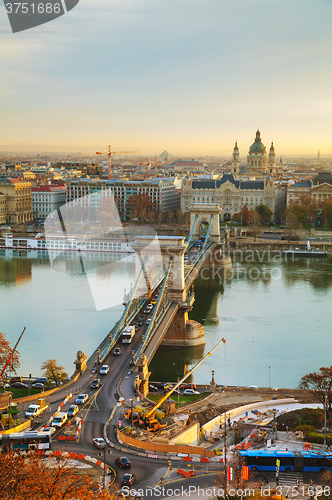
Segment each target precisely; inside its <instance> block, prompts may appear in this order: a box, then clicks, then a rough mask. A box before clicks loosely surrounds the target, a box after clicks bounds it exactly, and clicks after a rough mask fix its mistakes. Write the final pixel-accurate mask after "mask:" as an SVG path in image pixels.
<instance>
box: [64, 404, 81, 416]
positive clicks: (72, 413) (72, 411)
mask: <svg viewBox="0 0 332 500" xmlns="http://www.w3.org/2000/svg"><path fill="white" fill-rule="evenodd" d="M78 412H79V408H78V406H77V405H71V406H70V407H69V410H68V411H67V415H68V417H75V415H76V413H78Z"/></svg>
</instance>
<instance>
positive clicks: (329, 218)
mask: <svg viewBox="0 0 332 500" xmlns="http://www.w3.org/2000/svg"><path fill="white" fill-rule="evenodd" d="M321 209H322V218H323V220H325V221H326V226H327V227H328V229H331V226H332V200H327V201H325V202H323V203H322V206H321Z"/></svg>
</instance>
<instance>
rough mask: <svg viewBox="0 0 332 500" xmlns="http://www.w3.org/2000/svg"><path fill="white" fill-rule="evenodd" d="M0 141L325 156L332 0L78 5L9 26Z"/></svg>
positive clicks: (136, 0)
mask: <svg viewBox="0 0 332 500" xmlns="http://www.w3.org/2000/svg"><path fill="white" fill-rule="evenodd" d="M0 20H1V26H0V29H1V35H0V36H1V55H0V57H1V67H2V72H1V76H0V82H1V96H2V100H3V102H2V111H3V117H2V120H1V136H0V145H15V144H31V145H32V144H41V145H53V146H61V147H63V148H66V147H69V148H70V149H73V147H75V148H76V149H81V150H83V147H89V148H90V147H91V151H97V150H100V149H101V148H102V149H105V150H106V147H107V144H109V143H110V144H112V145H113V146H114V147H115V148H119V149H123V148H124V149H135V150H138V151H140V152H142V153H144V154H145V153H149V154H151V153H160V152H161V151H163V150H164V149H167V150H168V151H169V152H171V153H174V154H176V155H180V154H186V155H196V154H197V155H198V154H211V155H218V154H222V155H227V154H229V155H231V153H232V149H233V146H234V141H235V140H236V139H237V140H238V145H239V149H240V155H241V157H243V156H245V155H246V154H247V151H248V148H249V146H250V144H251V143H252V142H253V140H254V137H255V131H256V128H257V126H259V127H260V130H261V135H262V141H263V142H264V144H265V145H266V146H267V147H269V146H270V142H271V140H272V139H273V140H274V145H275V148H276V154H277V158H278V157H279V156H280V154H281V155H282V154H290V153H303V154H313V155H315V154H317V150H318V148H320V150H321V154H322V155H323V154H325V153H329V154H331V153H332V30H331V26H332V1H331V0H93V1H92V0H90V1H89V2H88V1H87V0H80V3H79V4H78V6H77V7H75V8H74V9H73V10H72V11H70V12H69V13H67V14H66V15H65V16H62V17H60V18H58V19H57V20H55V21H52V22H50V23H48V24H45V25H43V26H41V27H38V28H34V29H30V30H27V31H23V32H20V33H16V34H12V33H11V30H10V25H9V22H8V19H7V15H6V12H5V10H4V7H3V5H2V4H1V6H0Z"/></svg>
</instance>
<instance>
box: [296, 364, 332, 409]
mask: <svg viewBox="0 0 332 500" xmlns="http://www.w3.org/2000/svg"><path fill="white" fill-rule="evenodd" d="M298 387H299V389H304V390H305V391H309V392H310V394H312V395H313V396H314V398H315V399H316V400H317V401H319V402H320V403H322V404H323V405H325V397H326V403H327V412H328V414H330V413H331V407H332V366H327V367H324V366H322V367H321V368H320V369H319V371H318V372H312V373H307V375H303V377H302V378H301V380H300V383H299V386H298Z"/></svg>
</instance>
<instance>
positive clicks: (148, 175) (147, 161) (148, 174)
mask: <svg viewBox="0 0 332 500" xmlns="http://www.w3.org/2000/svg"><path fill="white" fill-rule="evenodd" d="M140 165H146V178H147V179H150V165H151V162H150V161H149V158H147V159H146V162H144V163H140Z"/></svg>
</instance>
